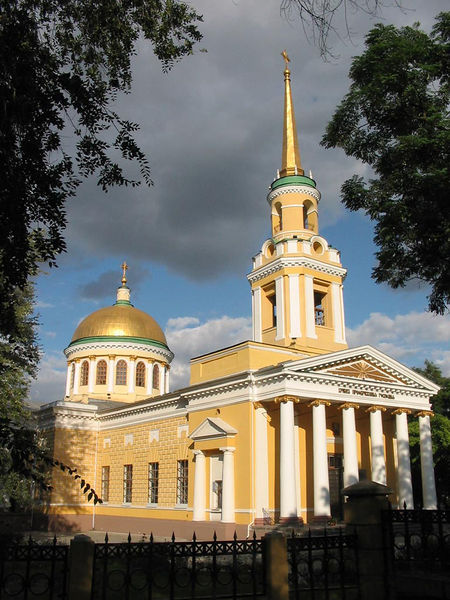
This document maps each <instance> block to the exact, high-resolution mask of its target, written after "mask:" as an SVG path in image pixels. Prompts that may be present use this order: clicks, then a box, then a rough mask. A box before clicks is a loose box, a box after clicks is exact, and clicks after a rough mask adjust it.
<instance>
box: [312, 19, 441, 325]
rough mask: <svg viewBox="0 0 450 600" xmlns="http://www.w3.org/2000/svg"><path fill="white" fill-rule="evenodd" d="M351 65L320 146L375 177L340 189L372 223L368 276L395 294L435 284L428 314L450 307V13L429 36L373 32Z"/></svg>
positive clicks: (415, 30)
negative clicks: (338, 151)
mask: <svg viewBox="0 0 450 600" xmlns="http://www.w3.org/2000/svg"><path fill="white" fill-rule="evenodd" d="M365 43H366V50H365V52H364V53H363V54H362V55H361V56H359V57H356V58H354V59H353V62H352V66H351V69H350V78H351V80H352V83H351V85H350V90H349V92H348V93H347V95H346V96H345V97H344V99H343V100H342V102H341V103H340V105H339V106H338V107H337V109H336V112H335V113H334V115H333V117H332V119H331V121H330V122H329V124H328V126H327V129H326V133H325V135H324V137H323V139H322V145H324V146H325V147H327V148H334V147H340V148H343V149H344V151H345V152H346V154H347V155H348V156H353V157H355V158H357V159H359V160H361V161H362V162H363V163H365V164H366V165H368V166H369V167H371V168H372V170H373V173H374V177H373V178H371V179H369V180H368V181H365V180H364V179H363V178H362V177H359V176H357V175H354V176H353V177H352V178H351V179H349V180H347V181H346V182H345V183H344V184H343V185H342V189H341V194H342V201H343V203H344V204H345V206H346V207H347V208H349V209H350V210H353V211H356V210H363V211H364V212H365V213H366V215H367V216H369V218H370V219H371V220H373V221H374V222H375V235H374V241H375V243H376V245H377V246H378V248H379V249H378V251H377V252H376V258H377V260H378V264H377V265H376V266H375V268H374V269H373V272H372V276H373V278H374V279H375V281H377V282H378V283H381V282H387V283H388V284H389V285H390V286H392V287H393V288H398V287H403V286H405V285H406V284H407V283H408V282H409V281H411V280H414V279H416V280H420V281H424V282H426V283H428V284H430V285H431V294H430V296H429V297H428V308H429V310H431V311H434V312H436V313H443V312H444V311H445V310H446V307H448V305H449V301H450V262H449V260H448V257H449V256H450V203H449V201H448V190H449V188H450V171H449V162H450V161H449V149H450V128H449V124H450V119H449V100H450V86H449V83H450V60H449V56H450V13H441V14H440V15H438V17H437V18H436V23H435V26H434V27H433V30H432V33H431V34H430V35H427V34H426V33H424V32H423V31H421V30H420V29H419V26H418V24H417V25H416V26H414V27H403V28H400V29H397V28H395V27H394V26H392V25H388V26H385V25H376V26H375V27H374V28H373V29H372V30H371V31H370V32H369V34H368V35H367V37H366V42H365Z"/></svg>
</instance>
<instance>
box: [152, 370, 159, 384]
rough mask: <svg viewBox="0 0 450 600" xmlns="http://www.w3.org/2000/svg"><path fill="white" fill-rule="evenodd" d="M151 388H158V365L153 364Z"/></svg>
mask: <svg viewBox="0 0 450 600" xmlns="http://www.w3.org/2000/svg"><path fill="white" fill-rule="evenodd" d="M153 389H156V390H159V366H158V365H153Z"/></svg>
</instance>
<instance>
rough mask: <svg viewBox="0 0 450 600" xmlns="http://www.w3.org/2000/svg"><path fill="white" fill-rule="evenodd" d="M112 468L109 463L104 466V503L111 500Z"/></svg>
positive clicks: (102, 496)
mask: <svg viewBox="0 0 450 600" xmlns="http://www.w3.org/2000/svg"><path fill="white" fill-rule="evenodd" d="M110 475H111V468H110V466H109V465H104V466H102V495H101V498H102V500H103V502H104V503H107V502H109V482H110Z"/></svg>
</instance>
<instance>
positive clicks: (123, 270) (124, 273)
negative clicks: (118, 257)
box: [120, 261, 128, 285]
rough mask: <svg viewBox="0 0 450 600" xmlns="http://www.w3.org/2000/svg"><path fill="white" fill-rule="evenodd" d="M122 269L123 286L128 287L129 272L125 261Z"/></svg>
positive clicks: (121, 266)
mask: <svg viewBox="0 0 450 600" xmlns="http://www.w3.org/2000/svg"><path fill="white" fill-rule="evenodd" d="M120 268H121V269H122V285H126V283H127V270H128V265H127V263H126V262H125V261H123V263H122V264H121V265H120Z"/></svg>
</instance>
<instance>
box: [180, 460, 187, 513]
mask: <svg viewBox="0 0 450 600" xmlns="http://www.w3.org/2000/svg"><path fill="white" fill-rule="evenodd" d="M188 493H189V461H188V460H187V459H182V460H177V505H178V506H187V503H188Z"/></svg>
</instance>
